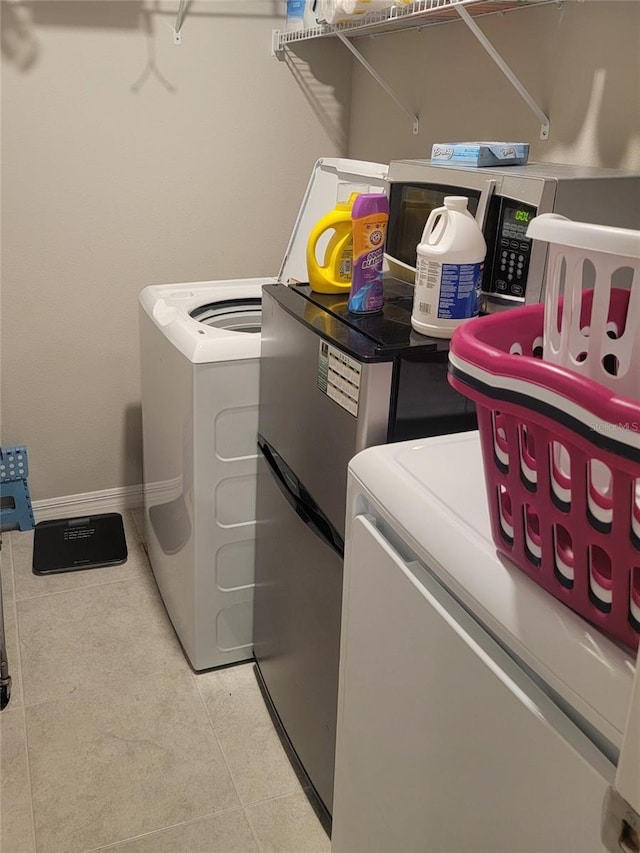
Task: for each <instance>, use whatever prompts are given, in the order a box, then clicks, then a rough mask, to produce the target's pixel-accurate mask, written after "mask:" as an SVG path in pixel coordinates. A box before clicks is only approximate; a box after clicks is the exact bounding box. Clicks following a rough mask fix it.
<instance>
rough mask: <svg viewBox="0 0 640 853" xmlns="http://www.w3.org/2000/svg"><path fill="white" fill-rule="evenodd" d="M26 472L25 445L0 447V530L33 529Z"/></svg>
mask: <svg viewBox="0 0 640 853" xmlns="http://www.w3.org/2000/svg"><path fill="white" fill-rule="evenodd" d="M28 474H29V461H28V459H27V448H26V447H23V446H22V445H18V446H17V447H0V499H1V500H0V530H15V529H16V528H19V529H20V530H32V529H33V527H34V519H33V508H32V506H31V497H30V496H29V486H28V485H27V475H28ZM5 504H6V506H5Z"/></svg>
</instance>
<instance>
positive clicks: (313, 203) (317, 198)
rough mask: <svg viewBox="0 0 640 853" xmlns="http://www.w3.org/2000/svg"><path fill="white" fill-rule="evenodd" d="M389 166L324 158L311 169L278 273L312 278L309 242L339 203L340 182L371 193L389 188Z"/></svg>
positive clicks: (282, 277)
mask: <svg viewBox="0 0 640 853" xmlns="http://www.w3.org/2000/svg"><path fill="white" fill-rule="evenodd" d="M387 171H388V170H387V166H384V165H382V164H381V163H369V162H367V161H366V160H345V159H332V158H321V159H320V160H318V161H317V162H316V164H315V165H314V167H313V171H312V172H311V178H310V179H309V183H308V185H307V189H306V191H305V194H304V197H303V199H302V203H301V205H300V209H299V211H298V216H297V217H296V221H295V224H294V226H293V231H292V232H291V237H290V238H289V245H288V246H287V250H286V252H285V255H284V258H283V260H282V265H281V267H280V272H279V273H278V280H279V281H281V282H283V284H289V283H290V282H300V281H303V282H304V281H308V280H309V278H308V275H307V242H308V240H309V235H310V234H311V229H312V228H313V226H314V225H315V224H316V222H318V220H319V219H321V218H322V217H323V216H324V215H325V214H326V213H328V212H329V211H330V210H333V208H334V207H335V206H336V201H337V194H338V185H339V184H343V183H349V184H368V185H369V188H370V192H372V193H382V192H385V193H386V191H387V186H386V181H385V178H386V175H387Z"/></svg>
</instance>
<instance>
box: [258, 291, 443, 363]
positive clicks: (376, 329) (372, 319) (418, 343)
mask: <svg viewBox="0 0 640 853" xmlns="http://www.w3.org/2000/svg"><path fill="white" fill-rule="evenodd" d="M264 289H265V290H266V291H269V292H270V293H271V294H272V295H273V296H274V298H275V299H276V300H277V301H278V302H279V304H280V305H281V306H282V307H283V308H284V309H285V310H286V311H288V312H289V313H290V314H293V315H294V316H295V317H297V318H298V319H299V320H300V321H301V322H303V323H304V324H305V325H306V326H309V327H310V328H311V329H313V330H314V331H315V332H317V333H318V334H319V335H320V336H321V337H322V338H325V339H326V340H327V341H329V342H330V343H335V344H336V346H338V347H340V348H341V349H343V350H344V351H345V352H346V353H348V354H349V355H351V356H353V357H354V358H356V359H357V360H359V361H391V360H392V359H393V357H394V355H396V354H397V353H398V352H401V351H406V350H407V349H412V350H413V349H415V350H416V351H418V350H419V351H420V352H421V353H424V352H434V353H436V352H443V351H444V352H446V351H448V349H449V341H448V340H446V339H441V338H429V337H426V336H425V335H421V334H419V333H418V332H416V331H414V330H413V328H412V327H411V310H412V307H413V287H411V285H409V284H407V283H406V282H403V281H398V280H397V279H393V278H390V277H386V278H385V279H384V282H383V289H384V306H383V308H382V310H381V311H377V312H376V313H375V314H353V313H351V312H350V311H349V309H348V302H349V295H348V293H315V292H314V291H313V290H311V288H310V286H309V285H308V284H291V285H283V284H270V285H266V286H265V288H264ZM416 354H417V352H416Z"/></svg>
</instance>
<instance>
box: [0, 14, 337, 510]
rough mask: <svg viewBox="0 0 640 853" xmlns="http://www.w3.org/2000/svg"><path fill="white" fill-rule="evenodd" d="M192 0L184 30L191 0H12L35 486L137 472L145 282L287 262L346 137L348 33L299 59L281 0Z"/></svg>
mask: <svg viewBox="0 0 640 853" xmlns="http://www.w3.org/2000/svg"><path fill="white" fill-rule="evenodd" d="M187 7H188V14H187V17H186V19H185V23H184V25H183V29H182V44H181V45H180V46H179V47H176V46H174V45H173V35H172V26H173V25H174V24H175V17H176V10H177V8H178V2H177V0H175V2H168V0H167V2H152V0H145V2H136V0H125V2H117V0H106V2H95V0H90V2H84V0H73V2H56V1H55V0H45V2H35V3H26V4H23V5H20V4H19V5H18V6H9V5H8V4H5V3H3V4H2V13H3V18H2V29H3V33H2V54H3V55H2V411H1V415H2V434H1V441H2V445H3V446H9V445H13V444H17V443H24V444H26V445H27V447H28V451H29V461H30V466H31V472H30V476H29V486H30V491H31V496H32V498H33V499H35V500H38V499H40V500H42V499H48V498H51V497H55V496H62V495H71V494H78V493H83V492H91V491H95V490H102V489H111V488H115V487H121V486H126V485H135V484H138V483H140V482H141V477H142V475H141V435H140V391H139V369H138V364H139V353H138V348H139V344H138V319H137V295H138V293H139V291H140V290H141V289H142V288H143V287H144V286H145V285H147V284H149V283H152V282H153V283H159V282H172V281H189V280H199V279H219V278H228V277H230V278H242V277H248V276H254V275H262V274H264V275H275V274H276V273H277V271H278V268H279V264H280V260H281V258H282V254H283V252H284V249H285V246H286V241H287V238H288V235H289V233H290V230H291V226H292V224H293V220H294V216H295V213H296V211H297V209H298V206H299V202H300V198H301V196H302V193H303V191H304V188H305V186H306V182H307V180H308V176H309V173H310V170H311V167H312V165H313V162H314V161H315V160H316V159H317V157H319V156H340V155H344V154H345V152H346V144H347V139H346V127H347V121H348V114H349V98H350V74H351V62H350V59H349V57H348V54H347V53H346V52H345V51H344V49H343V48H342V47H341V46H340V45H337V44H332V43H324V44H322V45H320V44H318V43H314V44H310V45H308V46H305V47H304V48H303V49H301V50H300V51H299V52H298V57H297V58H295V57H294V58H293V60H292V61H293V64H291V65H289V66H288V65H287V63H285V62H279V61H278V60H277V59H275V58H273V57H271V55H270V48H271V33H272V29H274V28H277V27H281V26H282V24H283V20H282V16H283V12H284V8H285V4H284V2H282V0H280V2H275V0H274V2H271V0H253V2H249V0H247V2H245V0H230V2H219V0H218V1H217V2H214V0H197V2H193V3H191V4H187ZM16 10H18V11H16ZM29 15H32V19H31V21H29ZM25 16H26V17H25ZM29 44H36V45H37V51H36V52H35V54H34V55H33V57H32V60H33V61H32V62H31V63H30V62H29V52H28V45H29ZM21 66H22V67H21Z"/></svg>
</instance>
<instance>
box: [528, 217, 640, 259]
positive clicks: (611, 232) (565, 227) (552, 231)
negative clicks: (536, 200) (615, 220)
mask: <svg viewBox="0 0 640 853" xmlns="http://www.w3.org/2000/svg"><path fill="white" fill-rule="evenodd" d="M527 237H529V238H531V239H533V240H544V241H545V242H546V243H560V244H561V245H563V246H571V247H572V248H574V249H587V250H590V251H593V252H604V253H606V254H608V255H619V256H620V257H623V258H640V238H639V237H638V232H637V231H634V230H632V229H631V228H613V227H611V226H609V225H592V224H590V223H588V222H573V220H571V219H567V218H566V216H561V215H560V214H558V213H541V214H540V215H539V216H536V217H535V219H532V220H531V222H530V223H529V227H528V229H527Z"/></svg>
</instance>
